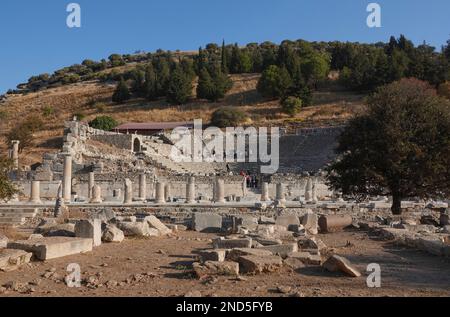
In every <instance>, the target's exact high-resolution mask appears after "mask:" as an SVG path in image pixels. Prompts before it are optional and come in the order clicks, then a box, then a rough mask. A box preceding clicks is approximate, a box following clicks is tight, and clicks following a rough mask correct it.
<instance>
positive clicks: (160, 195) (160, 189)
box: [155, 182, 166, 204]
mask: <svg viewBox="0 0 450 317" xmlns="http://www.w3.org/2000/svg"><path fill="white" fill-rule="evenodd" d="M165 202H166V198H165V190H164V183H161V182H158V183H156V197H155V203H156V204H164V203H165Z"/></svg>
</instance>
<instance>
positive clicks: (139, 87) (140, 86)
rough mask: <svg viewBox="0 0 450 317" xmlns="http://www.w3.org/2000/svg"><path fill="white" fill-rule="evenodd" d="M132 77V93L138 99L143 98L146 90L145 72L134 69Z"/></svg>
mask: <svg viewBox="0 0 450 317" xmlns="http://www.w3.org/2000/svg"><path fill="white" fill-rule="evenodd" d="M132 77H133V86H132V89H131V90H132V92H133V93H134V94H136V95H137V96H138V97H145V95H146V88H147V87H146V84H145V72H144V71H143V70H142V69H136V70H134V71H133V74H132Z"/></svg>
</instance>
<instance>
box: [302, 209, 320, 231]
mask: <svg viewBox="0 0 450 317" xmlns="http://www.w3.org/2000/svg"><path fill="white" fill-rule="evenodd" d="M302 225H303V227H305V229H306V231H307V232H309V233H311V234H318V233H319V229H318V228H319V225H318V217H317V215H316V214H314V213H312V212H308V213H306V214H305V215H304V216H303V217H302Z"/></svg>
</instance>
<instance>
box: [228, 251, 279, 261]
mask: <svg viewBox="0 0 450 317" xmlns="http://www.w3.org/2000/svg"><path fill="white" fill-rule="evenodd" d="M245 255H254V256H271V255H273V253H272V252H271V251H269V250H264V249H254V248H236V249H232V250H231V251H230V252H228V253H227V260H230V261H238V259H239V257H241V256H245Z"/></svg>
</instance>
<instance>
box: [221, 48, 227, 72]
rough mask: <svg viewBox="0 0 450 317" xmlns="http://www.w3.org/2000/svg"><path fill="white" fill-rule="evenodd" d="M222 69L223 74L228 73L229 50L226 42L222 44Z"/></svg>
mask: <svg viewBox="0 0 450 317" xmlns="http://www.w3.org/2000/svg"><path fill="white" fill-rule="evenodd" d="M221 55H222V56H221V69H222V72H223V73H225V74H227V73H228V56H227V48H226V46H225V40H223V42H222V51H221Z"/></svg>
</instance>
